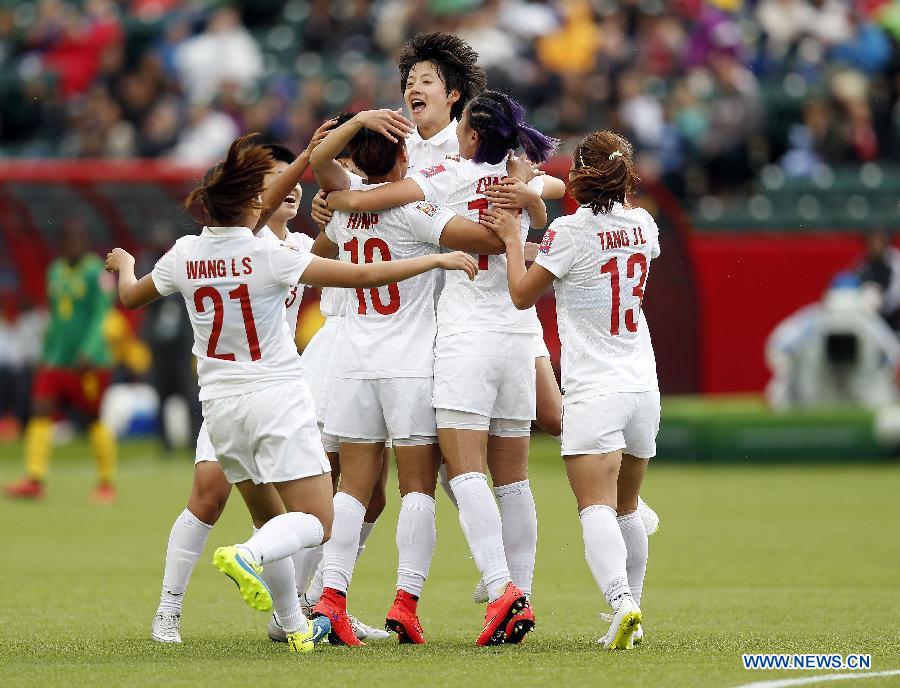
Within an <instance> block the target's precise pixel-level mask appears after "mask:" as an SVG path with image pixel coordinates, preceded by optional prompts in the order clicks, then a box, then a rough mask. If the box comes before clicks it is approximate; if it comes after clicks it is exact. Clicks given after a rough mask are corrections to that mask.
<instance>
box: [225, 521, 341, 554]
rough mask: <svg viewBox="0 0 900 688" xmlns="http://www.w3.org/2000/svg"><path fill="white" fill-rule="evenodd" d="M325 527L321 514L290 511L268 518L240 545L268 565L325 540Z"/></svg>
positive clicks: (247, 552)
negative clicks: (320, 519)
mask: <svg viewBox="0 0 900 688" xmlns="http://www.w3.org/2000/svg"><path fill="white" fill-rule="evenodd" d="M324 534H325V532H324V529H323V528H322V523H321V521H319V519H318V518H316V517H315V516H313V515H312V514H305V513H303V512H301V511H289V512H288V513H286V514H280V515H278V516H276V517H275V518H273V519H272V520H270V521H269V522H267V523H266V524H265V525H264V526H263V527H262V528H260V529H259V530H258V531H256V533H254V535H253V537H251V538H250V539H249V540H247V542H245V543H244V544H242V545H238V546H237V547H238V549H240V550H242V551H243V552H244V553H245V554H247V555H248V556H249V557H250V558H251V559H252V560H253V561H255V562H256V563H257V564H260V565H262V566H268V565H269V564H271V563H272V562H273V561H278V560H279V559H284V558H285V557H289V556H291V555H292V554H294V553H295V552H298V551H299V550H301V549H303V548H305V547H315V546H316V545H321V544H322V538H323V537H324Z"/></svg>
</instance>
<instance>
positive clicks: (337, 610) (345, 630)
mask: <svg viewBox="0 0 900 688" xmlns="http://www.w3.org/2000/svg"><path fill="white" fill-rule="evenodd" d="M317 616H327V617H328V620H329V621H331V632H330V633H329V634H328V642H329V643H331V644H332V645H350V646H351V647H353V646H356V645H365V643H364V642H362V641H361V640H359V638H357V637H356V634H355V633H354V632H353V627H352V626H351V625H350V617H349V616H347V596H346V595H344V594H343V593H342V592H338V591H337V590H335V589H334V588H325V589H324V590H323V591H322V597H321V598H320V599H319V603H318V604H317V605H316V606H315V607H313V610H312V618H316V617H317Z"/></svg>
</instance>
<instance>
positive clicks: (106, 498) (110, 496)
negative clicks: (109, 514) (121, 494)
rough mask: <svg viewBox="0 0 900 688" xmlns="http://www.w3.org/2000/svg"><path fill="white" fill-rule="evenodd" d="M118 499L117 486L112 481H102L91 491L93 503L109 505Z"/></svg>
mask: <svg viewBox="0 0 900 688" xmlns="http://www.w3.org/2000/svg"><path fill="white" fill-rule="evenodd" d="M115 501H116V488H115V487H113V485H112V484H111V483H100V484H99V485H97V487H95V488H94V491H93V492H91V503H92V504H99V505H102V506H108V505H109V504H114V503H115Z"/></svg>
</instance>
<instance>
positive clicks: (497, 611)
mask: <svg viewBox="0 0 900 688" xmlns="http://www.w3.org/2000/svg"><path fill="white" fill-rule="evenodd" d="M527 605H528V600H527V599H526V598H525V593H523V592H522V591H521V590H519V589H518V588H517V587H516V586H515V585H513V584H512V583H507V584H506V589H505V590H504V591H503V594H502V595H501V596H500V597H498V598H497V599H496V600H494V601H493V602H491V603H490V604H489V605H488V607H487V614H485V616H484V628H483V629H482V631H481V635H479V636H478V640H476V641H475V644H476V645H500V644H502V643H503V641H504V640H505V639H506V627H507V626H508V625H509V622H510V621H511V620H512V618H513V616H515V615H516V614H519V613H521V612H522V610H523V609H525V607H526V606H527Z"/></svg>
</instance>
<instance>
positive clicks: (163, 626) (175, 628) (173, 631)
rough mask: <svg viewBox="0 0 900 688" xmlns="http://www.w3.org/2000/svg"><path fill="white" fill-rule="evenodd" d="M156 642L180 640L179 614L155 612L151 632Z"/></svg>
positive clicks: (178, 641) (177, 641) (176, 641)
mask: <svg viewBox="0 0 900 688" xmlns="http://www.w3.org/2000/svg"><path fill="white" fill-rule="evenodd" d="M151 637H152V638H153V639H154V640H155V641H156V642H158V643H180V642H181V614H172V613H166V612H157V613H156V616H154V617H153V634H152V635H151Z"/></svg>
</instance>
